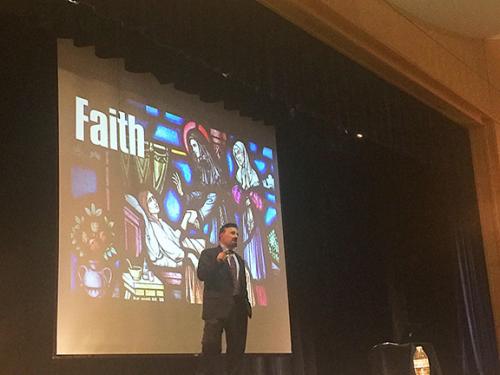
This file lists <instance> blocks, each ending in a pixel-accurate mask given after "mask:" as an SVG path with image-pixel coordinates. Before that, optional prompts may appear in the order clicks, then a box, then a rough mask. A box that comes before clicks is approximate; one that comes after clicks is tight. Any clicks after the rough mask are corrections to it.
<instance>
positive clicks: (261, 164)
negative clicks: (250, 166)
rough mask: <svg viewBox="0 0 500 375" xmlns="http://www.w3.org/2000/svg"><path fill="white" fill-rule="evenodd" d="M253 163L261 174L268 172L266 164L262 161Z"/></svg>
mask: <svg viewBox="0 0 500 375" xmlns="http://www.w3.org/2000/svg"><path fill="white" fill-rule="evenodd" d="M253 163H254V164H255V166H256V167H257V169H258V170H259V172H260V173H264V172H265V171H266V163H265V162H263V161H262V160H254V161H253Z"/></svg>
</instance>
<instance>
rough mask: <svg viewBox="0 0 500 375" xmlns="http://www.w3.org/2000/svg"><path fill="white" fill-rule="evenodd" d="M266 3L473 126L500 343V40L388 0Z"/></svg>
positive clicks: (276, 0) (271, 0)
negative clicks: (441, 26) (439, 24)
mask: <svg viewBox="0 0 500 375" xmlns="http://www.w3.org/2000/svg"><path fill="white" fill-rule="evenodd" d="M259 1H260V2H261V3H262V4H264V5H266V6H267V7H269V8H271V9H273V10H274V11H276V12H277V13H279V14H281V15H282V16H283V17H285V18H287V19H289V20H290V21H292V22H293V23H295V24H297V25H298V26H300V27H301V28H303V29H304V30H306V31H307V32H309V33H310V34H312V35H314V36H315V37H317V38H318V39H321V40H322V41H324V42H325V43H327V44H329V45H331V46H333V47H334V48H336V49H338V50H339V51H341V52H343V53H344V54H346V55H348V56H350V57H351V58H352V59H354V60H356V61H358V62H359V63H361V64H362V65H364V66H365V67H367V68H368V69H370V70H373V71H374V72H376V73H377V74H379V75H381V76H383V77H384V78H385V79H387V80H388V81H390V82H392V83H394V84H395V85H397V86H399V87H400V88H402V89H403V90H405V91H407V92H409V93H410V94H412V95H414V96H417V97H418V98H420V99H421V100H423V101H424V102H426V103H427V104H429V105H431V106H432V107H434V108H436V109H437V110H439V111H441V112H443V113H444V114H446V115H447V116H448V117H450V118H452V119H454V120H455V121H457V122H458V123H460V124H462V125H463V126H465V127H466V128H468V129H469V132H470V137H471V144H472V153H473V163H474V173H475V178H476V188H477V193H478V201H479V209H480V217H481V227H482V233H483V240H484V247H485V255H486V263H487V270H488V277H489V281H490V292H491V299H492V305H493V310H494V311H493V313H494V317H495V327H496V335H497V342H499V343H500V340H499V339H500V223H499V208H498V205H499V203H500V201H499V198H500V184H499V182H500V163H499V155H500V154H499V149H498V145H499V142H500V40H490V41H483V40H479V39H471V38H464V37H461V36H458V35H453V34H451V33H447V32H445V31H443V30H438V29H435V28H432V27H431V26H428V25H425V24H424V23H422V22H419V21H416V20H413V19H411V18H408V17H403V16H402V15H401V14H399V13H398V12H397V11H396V10H395V9H394V8H392V7H390V6H389V5H388V4H387V3H386V2H384V1H383V0H349V1H345V0H259ZM499 347H500V345H499Z"/></svg>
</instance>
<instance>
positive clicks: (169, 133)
mask: <svg viewBox="0 0 500 375" xmlns="http://www.w3.org/2000/svg"><path fill="white" fill-rule="evenodd" d="M153 138H154V139H156V140H158V141H162V142H165V143H170V144H171V145H174V146H178V147H179V146H180V145H181V144H180V140H179V133H177V131H176V130H175V129H171V128H168V127H166V126H165V125H163V124H158V126H157V127H156V130H155V133H154V135H153Z"/></svg>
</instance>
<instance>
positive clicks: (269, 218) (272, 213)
mask: <svg viewBox="0 0 500 375" xmlns="http://www.w3.org/2000/svg"><path fill="white" fill-rule="evenodd" d="M276 214H277V212H276V208H274V207H269V208H268V209H267V210H266V216H265V218H264V220H265V222H266V225H267V226H269V225H271V224H272V223H273V222H274V220H276Z"/></svg>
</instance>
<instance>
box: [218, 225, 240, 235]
mask: <svg viewBox="0 0 500 375" xmlns="http://www.w3.org/2000/svg"><path fill="white" fill-rule="evenodd" d="M226 228H236V229H238V226H237V225H236V224H235V223H226V224H224V225H223V226H222V227H220V229H219V235H221V234H222V233H224V231H225V230H226Z"/></svg>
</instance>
